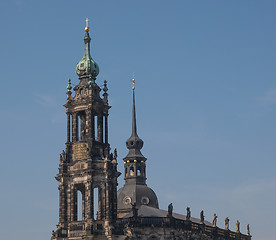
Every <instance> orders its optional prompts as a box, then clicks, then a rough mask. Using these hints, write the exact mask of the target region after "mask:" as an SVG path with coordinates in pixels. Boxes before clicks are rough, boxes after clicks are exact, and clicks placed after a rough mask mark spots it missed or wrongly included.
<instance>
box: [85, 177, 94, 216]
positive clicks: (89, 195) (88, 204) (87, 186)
mask: <svg viewBox="0 0 276 240" xmlns="http://www.w3.org/2000/svg"><path fill="white" fill-rule="evenodd" d="M91 185H92V184H91V182H90V181H89V182H87V183H86V184H85V203H86V204H85V213H86V214H85V218H86V219H91V218H92V208H93V206H92V195H93V190H92V186H91Z"/></svg>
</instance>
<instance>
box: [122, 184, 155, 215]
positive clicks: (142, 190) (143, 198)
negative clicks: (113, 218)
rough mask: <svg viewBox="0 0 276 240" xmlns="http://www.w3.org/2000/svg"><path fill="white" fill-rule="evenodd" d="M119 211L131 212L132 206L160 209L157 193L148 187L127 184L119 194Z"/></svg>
mask: <svg viewBox="0 0 276 240" xmlns="http://www.w3.org/2000/svg"><path fill="white" fill-rule="evenodd" d="M117 201H118V205H117V206H118V210H119V211H120V210H127V209H129V210H131V209H132V205H131V204H134V203H136V207H140V206H142V205H145V206H149V207H153V208H159V206H158V199H157V196H156V194H155V192H154V191H153V190H152V189H151V188H149V187H148V186H147V185H136V184H126V185H125V186H124V187H122V188H120V189H119V191H118V193H117Z"/></svg>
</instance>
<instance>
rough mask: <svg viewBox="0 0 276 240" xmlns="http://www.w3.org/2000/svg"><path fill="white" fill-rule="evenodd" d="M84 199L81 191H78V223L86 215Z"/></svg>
mask: <svg viewBox="0 0 276 240" xmlns="http://www.w3.org/2000/svg"><path fill="white" fill-rule="evenodd" d="M83 205H84V198H83V194H82V192H81V191H79V190H78V191H77V206H78V207H77V221H82V220H83V217H84V216H83V215H84V206H83Z"/></svg>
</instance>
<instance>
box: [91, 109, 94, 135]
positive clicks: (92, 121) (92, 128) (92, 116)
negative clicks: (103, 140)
mask: <svg viewBox="0 0 276 240" xmlns="http://www.w3.org/2000/svg"><path fill="white" fill-rule="evenodd" d="M91 138H92V140H95V115H94V113H93V110H92V111H91Z"/></svg>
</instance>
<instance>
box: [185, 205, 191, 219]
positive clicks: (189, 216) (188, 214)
mask: <svg viewBox="0 0 276 240" xmlns="http://www.w3.org/2000/svg"><path fill="white" fill-rule="evenodd" d="M190 219H191V210H190V208H189V207H187V215H186V220H190Z"/></svg>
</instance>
